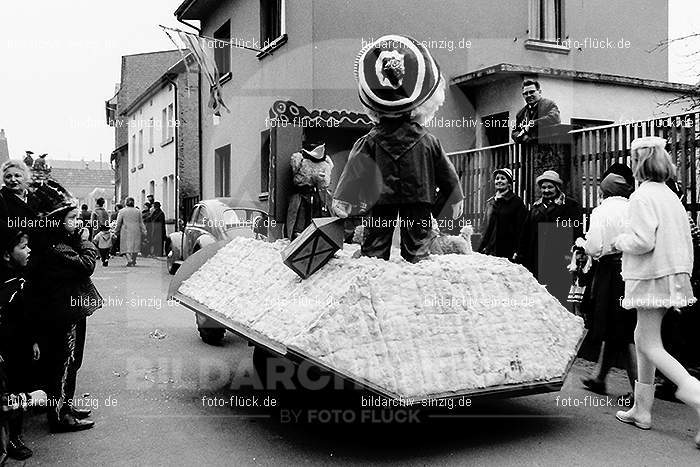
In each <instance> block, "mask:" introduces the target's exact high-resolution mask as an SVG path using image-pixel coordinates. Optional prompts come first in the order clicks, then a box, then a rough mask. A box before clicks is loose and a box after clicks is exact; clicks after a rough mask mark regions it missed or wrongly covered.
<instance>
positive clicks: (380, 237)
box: [362, 203, 434, 263]
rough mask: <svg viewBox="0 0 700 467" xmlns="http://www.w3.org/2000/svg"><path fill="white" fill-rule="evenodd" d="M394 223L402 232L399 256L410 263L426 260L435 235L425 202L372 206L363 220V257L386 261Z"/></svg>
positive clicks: (428, 206)
mask: <svg viewBox="0 0 700 467" xmlns="http://www.w3.org/2000/svg"><path fill="white" fill-rule="evenodd" d="M397 216H398V217H399V219H398V220H397ZM397 221H398V222H400V224H399V225H400V230H401V256H402V257H403V258H404V259H405V260H406V261H409V262H411V263H417V262H418V261H420V260H421V259H424V258H426V257H428V255H429V254H430V242H431V241H432V240H433V237H434V234H433V231H432V229H431V219H430V205H429V204H427V203H416V204H387V205H380V206H375V207H373V208H372V210H371V212H370V214H369V216H368V217H367V218H365V219H363V224H364V226H365V235H366V236H365V240H364V242H363V243H362V256H369V257H372V258H382V259H384V260H388V259H389V256H390V253H391V239H392V236H393V234H394V228H395V226H396V222H397Z"/></svg>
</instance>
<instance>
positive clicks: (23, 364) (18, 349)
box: [0, 267, 37, 391]
mask: <svg viewBox="0 0 700 467" xmlns="http://www.w3.org/2000/svg"><path fill="white" fill-rule="evenodd" d="M0 269H1V271H0V276H2V277H1V278H0V356H2V358H3V359H4V360H5V366H6V371H7V374H8V376H9V381H10V384H9V388H10V390H12V391H27V390H28V389H29V388H28V386H29V385H30V383H31V376H30V371H31V366H32V344H33V343H34V342H35V341H36V330H37V329H36V325H35V323H33V322H32V319H31V317H30V314H29V310H28V309H27V306H26V301H25V298H24V297H25V284H26V283H25V281H24V278H23V277H22V276H21V274H20V273H19V272H18V271H12V270H9V269H7V268H5V267H2V268H0Z"/></svg>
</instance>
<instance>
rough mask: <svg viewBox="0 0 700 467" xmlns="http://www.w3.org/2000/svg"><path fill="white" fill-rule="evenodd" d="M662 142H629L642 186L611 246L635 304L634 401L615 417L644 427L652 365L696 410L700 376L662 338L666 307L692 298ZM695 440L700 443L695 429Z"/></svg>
mask: <svg viewBox="0 0 700 467" xmlns="http://www.w3.org/2000/svg"><path fill="white" fill-rule="evenodd" d="M665 144H666V140H664V139H662V138H658V137H645V138H638V139H636V140H634V141H633V142H632V147H631V151H632V167H633V169H634V176H635V178H636V179H637V180H639V181H640V182H641V185H640V186H639V188H637V190H636V191H635V192H634V194H633V195H632V196H631V197H630V203H629V211H628V213H629V214H628V215H629V224H628V228H627V229H626V232H625V233H623V234H621V235H619V236H618V237H617V238H616V239H615V240H614V241H613V245H612V246H613V247H614V248H615V249H617V250H620V251H622V278H623V279H624V281H625V297H624V300H623V302H622V305H623V307H625V308H627V309H632V308H636V309H637V327H636V329H635V331H634V342H635V344H636V349H637V374H638V376H637V382H636V384H635V388H634V396H635V397H634V405H633V406H632V408H631V409H630V410H628V411H619V412H617V414H616V417H617V419H618V420H620V421H621V422H624V423H630V424H634V425H635V426H637V427H638V428H641V429H644V430H648V429H650V428H651V407H652V404H653V402H654V373H655V372H656V369H657V368H658V369H659V370H661V372H662V373H663V374H664V375H665V376H666V377H667V378H668V379H670V380H671V381H673V382H674V383H675V384H676V385H677V386H678V391H677V392H676V397H677V398H678V399H680V400H681V401H683V402H685V403H686V404H688V405H690V406H691V407H693V408H694V409H695V410H696V411H697V412H698V415H700V381H698V380H697V379H695V378H693V377H692V376H690V374H689V373H688V372H687V371H686V369H685V368H683V366H682V365H681V364H680V363H679V362H678V361H677V360H676V359H675V358H674V357H673V356H671V355H670V354H669V353H668V352H667V351H666V350H665V349H664V346H663V343H662V341H661V321H662V320H663V317H664V315H665V314H666V312H667V311H668V310H669V309H680V308H683V307H686V306H688V305H690V304H692V303H694V302H695V301H696V300H695V297H693V290H692V288H691V284H690V274H691V272H692V267H693V244H692V240H691V235H690V225H689V223H688V216H687V215H686V212H685V209H684V208H683V205H682V204H681V202H680V201H679V199H678V197H677V196H676V195H675V194H674V193H673V192H672V191H671V190H670V189H669V188H668V186H666V184H665V182H666V181H667V180H668V179H670V178H674V177H675V174H676V167H675V166H674V165H673V163H672V162H671V158H670V156H669V155H668V153H667V152H666V150H665V149H664V146H665ZM695 443H696V446H697V447H700V433H698V434H697V435H696V436H695Z"/></svg>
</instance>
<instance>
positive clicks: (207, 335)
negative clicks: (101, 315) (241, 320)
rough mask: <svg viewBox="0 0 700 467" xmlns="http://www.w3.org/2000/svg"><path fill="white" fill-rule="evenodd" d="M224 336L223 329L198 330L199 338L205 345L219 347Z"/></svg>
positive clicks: (224, 330)
mask: <svg viewBox="0 0 700 467" xmlns="http://www.w3.org/2000/svg"><path fill="white" fill-rule="evenodd" d="M225 334H226V329H223V328H199V337H201V338H202V341H203V342H204V343H205V344H209V345H221V341H222V340H224V335H225Z"/></svg>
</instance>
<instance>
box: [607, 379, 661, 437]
mask: <svg viewBox="0 0 700 467" xmlns="http://www.w3.org/2000/svg"><path fill="white" fill-rule="evenodd" d="M653 404H654V385H653V384H644V383H640V382H639V381H636V382H635V383H634V405H633V406H632V408H631V409H629V410H628V411H626V412H625V411H622V410H620V411H618V412H617V413H616V414H615V417H616V418H617V419H618V420H620V421H621V422H623V423H630V424H632V425H634V426H636V427H637V428H641V429H642V430H648V429H650V428H651V406H652V405H653Z"/></svg>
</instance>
